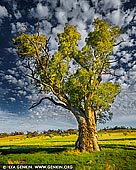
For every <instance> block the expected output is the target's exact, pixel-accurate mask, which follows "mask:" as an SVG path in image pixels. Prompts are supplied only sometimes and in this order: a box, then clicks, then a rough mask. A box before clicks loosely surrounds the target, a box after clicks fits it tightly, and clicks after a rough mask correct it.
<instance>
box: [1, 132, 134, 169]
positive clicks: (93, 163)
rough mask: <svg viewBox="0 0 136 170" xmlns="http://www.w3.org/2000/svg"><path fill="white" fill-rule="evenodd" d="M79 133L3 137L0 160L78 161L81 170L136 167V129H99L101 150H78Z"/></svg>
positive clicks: (58, 162) (32, 162)
mask: <svg viewBox="0 0 136 170" xmlns="http://www.w3.org/2000/svg"><path fill="white" fill-rule="evenodd" d="M76 139H77V136H76V135H70V136H64V137H62V136H54V137H53V138H50V137H47V136H46V137H45V136H43V135H41V136H38V137H33V138H26V137H25V136H24V135H20V136H9V137H5V138H0V164H11V163H15V164H16V163H21V164H75V165H76V169H77V170H135V169H136V132H127V134H126V133H124V132H111V131H110V132H99V145H100V146H101V152H93V153H87V152H85V153H80V152H77V151H74V143H75V141H76Z"/></svg>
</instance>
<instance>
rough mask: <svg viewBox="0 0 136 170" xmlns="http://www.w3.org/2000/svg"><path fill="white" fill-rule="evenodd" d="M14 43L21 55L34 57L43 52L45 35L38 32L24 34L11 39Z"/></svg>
mask: <svg viewBox="0 0 136 170" xmlns="http://www.w3.org/2000/svg"><path fill="white" fill-rule="evenodd" d="M13 43H14V45H16V46H17V48H18V53H19V55H20V56H21V57H23V58H24V57H34V58H35V59H36V58H37V57H36V56H37V55H39V54H38V53H40V55H42V54H43V52H44V51H43V48H44V46H45V45H46V37H45V36H44V35H42V34H41V35H38V34H33V35H29V34H25V33H22V35H21V36H19V37H17V38H15V39H13Z"/></svg>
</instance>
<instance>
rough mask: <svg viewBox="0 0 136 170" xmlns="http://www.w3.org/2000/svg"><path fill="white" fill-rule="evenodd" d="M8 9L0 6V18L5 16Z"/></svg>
mask: <svg viewBox="0 0 136 170" xmlns="http://www.w3.org/2000/svg"><path fill="white" fill-rule="evenodd" d="M7 16H8V11H7V9H6V8H5V7H4V6H0V18H3V17H7Z"/></svg>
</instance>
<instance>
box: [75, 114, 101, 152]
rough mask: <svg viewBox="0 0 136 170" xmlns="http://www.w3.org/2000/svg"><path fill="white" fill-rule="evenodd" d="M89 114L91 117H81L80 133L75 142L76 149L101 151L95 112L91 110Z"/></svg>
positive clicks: (79, 121) (79, 123) (79, 122)
mask: <svg viewBox="0 0 136 170" xmlns="http://www.w3.org/2000/svg"><path fill="white" fill-rule="evenodd" d="M89 116H90V117H89V118H84V117H80V118H79V120H78V125H79V135H78V139H77V141H76V143H75V149H78V150H79V151H81V152H83V151H88V152H93V151H100V148H99V145H98V136H97V129H96V119H95V114H94V112H91V114H90V115H89Z"/></svg>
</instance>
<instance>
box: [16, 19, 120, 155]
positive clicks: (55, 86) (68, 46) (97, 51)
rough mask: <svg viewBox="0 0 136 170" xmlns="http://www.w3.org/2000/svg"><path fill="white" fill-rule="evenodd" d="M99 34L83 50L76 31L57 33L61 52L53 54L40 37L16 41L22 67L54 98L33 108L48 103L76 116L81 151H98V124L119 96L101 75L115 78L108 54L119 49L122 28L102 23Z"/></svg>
mask: <svg viewBox="0 0 136 170" xmlns="http://www.w3.org/2000/svg"><path fill="white" fill-rule="evenodd" d="M93 24H94V27H95V30H94V31H93V32H90V33H89V34H88V36H87V38H86V41H85V42H86V44H85V46H84V47H83V48H82V49H81V50H79V49H78V41H79V40H80V37H81V35H80V34H79V33H78V32H77V29H76V26H73V25H66V26H65V28H64V32H63V33H59V34H58V39H59V43H58V50H57V51H56V52H55V54H53V55H52V56H51V55H50V51H49V49H48V40H47V38H46V37H45V36H44V35H42V34H40V33H39V32H38V33H37V34H32V35H31V34H25V33H22V34H21V36H19V37H17V38H15V39H14V40H13V42H14V45H16V47H17V49H18V55H19V56H20V57H21V58H22V59H23V60H22V63H23V66H24V67H26V68H28V69H29V70H30V74H29V75H28V76H29V77H30V78H31V79H32V80H33V83H34V84H35V85H36V88H38V89H39V88H40V91H42V92H44V93H45V94H48V93H50V92H52V94H53V96H52V97H49V96H45V97H44V98H42V99H41V100H40V101H39V102H38V103H35V104H33V105H32V107H31V108H33V107H35V106H37V105H38V104H40V103H41V102H42V101H43V100H44V99H48V100H50V101H51V102H53V103H54V104H55V105H57V106H61V107H63V108H65V109H67V110H69V111H70V112H72V113H73V115H74V116H75V118H76V120H77V122H78V128H79V135H78V139H77V141H76V144H75V148H76V149H78V150H80V151H89V152H92V151H94V150H97V151H99V150H100V149H99V146H98V138H97V128H96V123H97V120H102V119H108V118H110V117H111V113H110V107H111V104H112V103H113V102H114V99H115V97H116V95H117V94H118V93H119V92H120V86H119V84H116V83H112V82H110V81H109V82H104V81H103V80H102V75H103V74H111V75H112V76H115V75H114V74H113V73H112V72H111V71H110V63H111V61H110V55H111V54H112V51H113V47H114V46H115V45H116V44H115V43H116V39H117V37H118V36H119V33H120V29H119V28H118V27H117V26H110V25H109V24H108V23H107V22H104V21H102V20H100V19H95V21H94V23H93Z"/></svg>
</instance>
